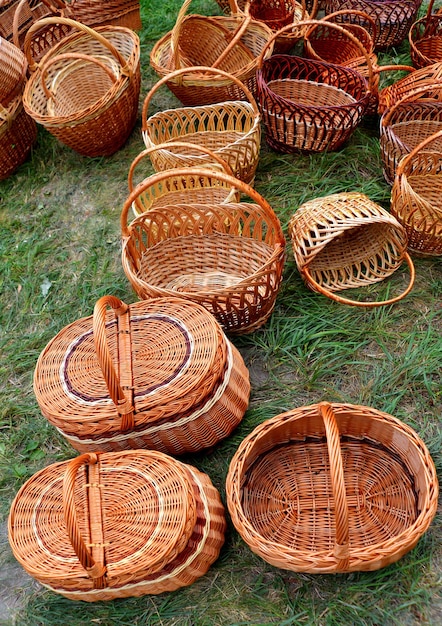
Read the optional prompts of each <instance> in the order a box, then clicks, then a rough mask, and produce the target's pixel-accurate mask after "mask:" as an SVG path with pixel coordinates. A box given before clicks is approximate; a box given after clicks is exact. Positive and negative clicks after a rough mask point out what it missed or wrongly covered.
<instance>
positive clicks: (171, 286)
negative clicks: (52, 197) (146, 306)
mask: <svg viewBox="0 0 442 626" xmlns="http://www.w3.org/2000/svg"><path fill="white" fill-rule="evenodd" d="M186 173H187V174H192V175H194V176H197V177H200V178H207V177H209V176H210V178H211V180H212V181H219V183H220V184H222V183H224V184H227V185H229V186H232V187H233V188H235V189H237V190H238V191H239V192H240V193H244V194H246V195H247V196H248V197H249V199H250V200H251V202H240V203H221V204H218V203H217V204H213V205H212V206H209V205H208V204H207V203H206V204H202V205H197V204H182V205H174V206H166V207H164V208H158V209H153V210H150V211H147V212H146V213H144V214H142V215H140V216H139V217H138V218H136V219H135V220H133V221H132V222H131V223H130V224H128V223H127V222H128V220H127V218H128V211H129V209H130V207H131V206H132V204H133V203H134V202H135V201H136V198H137V197H138V196H139V195H141V194H143V193H145V192H146V190H147V189H148V188H149V187H151V186H152V187H153V186H156V185H158V184H159V183H162V182H164V183H167V181H168V179H170V177H171V176H177V175H179V176H181V175H184V174H186ZM121 232H122V240H123V250H122V263H123V269H124V272H125V274H126V276H127V277H128V279H129V281H130V282H131V284H132V287H133V288H134V290H135V291H136V293H137V294H138V296H139V297H140V298H149V297H159V296H171V295H173V294H176V295H179V296H180V297H183V298H187V299H189V300H192V301H194V302H198V303H199V304H202V305H203V306H204V307H206V308H207V309H208V310H209V311H210V312H211V313H213V315H214V316H215V317H216V318H217V319H218V321H219V322H220V324H221V326H222V327H223V328H224V330H225V331H227V332H232V333H234V332H235V333H242V332H251V331H252V330H254V329H255V328H258V327H259V326H261V325H262V324H264V322H265V321H266V320H267V318H268V317H269V316H270V314H271V312H272V310H273V307H274V305H275V300H276V296H277V293H278V290H279V287H280V283H281V280H282V269H283V265H284V249H285V239H284V236H283V233H282V228H281V225H280V222H279V220H278V218H277V216H276V215H275V213H274V211H273V209H272V208H271V207H270V205H269V204H268V202H267V201H266V200H265V199H264V198H263V197H262V196H261V195H260V194H258V193H257V192H256V191H255V190H254V189H253V188H252V187H250V186H249V185H247V184H246V183H244V182H242V181H240V180H238V179H235V178H232V177H231V176H228V175H227V174H224V173H223V172H218V171H215V170H214V171H210V172H209V171H208V170H207V169H202V168H186V169H182V170H171V171H165V172H158V173H156V174H154V175H153V176H151V177H149V178H147V179H145V180H144V181H143V182H142V183H140V184H139V185H138V186H137V187H136V188H135V189H134V191H133V192H132V194H130V196H129V197H128V198H127V200H126V202H125V204H124V207H123V210H122V213H121Z"/></svg>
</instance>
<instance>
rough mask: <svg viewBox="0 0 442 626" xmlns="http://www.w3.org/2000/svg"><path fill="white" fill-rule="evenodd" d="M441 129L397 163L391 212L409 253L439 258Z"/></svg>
mask: <svg viewBox="0 0 442 626" xmlns="http://www.w3.org/2000/svg"><path fill="white" fill-rule="evenodd" d="M441 142H442V130H439V131H438V132H436V133H434V134H433V135H431V136H430V137H427V138H426V139H424V140H423V141H421V143H420V144H418V145H417V146H415V147H414V148H413V150H411V152H410V153H409V154H407V155H405V156H404V157H403V158H402V159H401V161H400V162H399V164H398V166H397V170H396V178H395V180H394V184H393V187H392V191H391V212H392V214H393V215H394V216H395V217H396V219H397V220H398V221H399V222H400V223H401V224H402V226H403V227H404V228H405V230H406V232H407V235H408V249H409V250H410V252H412V253H415V254H419V255H422V256H439V255H442V150H441V149H440V146H441Z"/></svg>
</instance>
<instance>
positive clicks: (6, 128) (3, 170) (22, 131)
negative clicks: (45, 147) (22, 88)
mask: <svg viewBox="0 0 442 626" xmlns="http://www.w3.org/2000/svg"><path fill="white" fill-rule="evenodd" d="M36 139H37V126H36V124H35V122H34V120H33V119H32V118H31V117H29V115H28V114H27V113H26V111H25V110H24V108H23V101H22V96H21V94H19V95H18V96H16V97H15V99H14V100H13V101H12V102H10V103H9V105H8V106H7V107H3V106H1V105H0V180H4V179H5V178H8V176H10V175H11V174H12V173H13V172H14V171H15V170H16V169H17V167H19V165H21V164H22V163H24V162H25V160H26V159H27V157H28V155H29V153H30V151H31V148H32V146H33V145H34V143H35V140H36Z"/></svg>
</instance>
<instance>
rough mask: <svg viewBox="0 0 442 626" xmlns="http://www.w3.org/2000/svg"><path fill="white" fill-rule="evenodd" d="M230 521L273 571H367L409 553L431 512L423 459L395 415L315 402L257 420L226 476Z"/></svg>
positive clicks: (428, 461)
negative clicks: (275, 568) (258, 421)
mask: <svg viewBox="0 0 442 626" xmlns="http://www.w3.org/2000/svg"><path fill="white" fill-rule="evenodd" d="M226 494H227V505H228V509H229V512H230V515H231V518H232V521H233V524H234V526H235V528H236V530H237V531H238V533H239V534H240V535H241V537H242V538H243V540H244V541H245V542H246V544H248V546H249V547H250V548H251V550H252V551H253V552H255V553H256V554H258V555H259V556H260V557H261V558H263V559H264V560H265V561H267V562H268V563H270V564H272V565H274V566H275V567H280V568H282V569H286V570H292V571H295V572H307V573H312V574H319V573H321V574H324V573H336V572H354V571H367V570H369V571H370V570H376V569H379V568H381V567H385V566H387V565H390V564H391V563H394V562H395V561H397V560H398V559H400V558H401V557H402V556H403V555H404V554H406V553H407V552H408V551H409V550H411V549H412V548H413V547H414V546H415V545H416V543H417V542H418V540H419V539H420V537H421V536H422V535H423V534H424V533H425V531H426V530H427V529H428V527H429V525H430V524H431V521H432V519H433V518H434V515H435V513H436V510H437V499H438V482H437V474H436V469H435V466H434V463H433V460H432V458H431V456H430V454H429V452H428V450H427V448H426V446H425V444H424V442H423V441H422V440H421V439H420V438H419V436H418V435H417V434H416V433H415V432H414V431H413V430H412V429H411V428H410V427H409V426H407V425H406V424H404V423H402V422H401V421H399V420H398V419H397V418H395V417H393V416H391V415H388V414H387V413H383V412H381V411H378V410H376V409H373V408H370V407H366V406H355V405H351V404H338V403H327V402H321V403H319V404H313V405H311V406H305V407H300V408H295V409H292V410H291V411H288V412H286V413H282V414H281V415H277V416H276V417H273V418H271V419H268V420H267V421H265V422H263V423H262V424H260V425H259V426H257V427H256V428H255V430H254V431H253V432H251V433H250V434H249V435H248V436H247V437H246V438H245V439H244V440H243V441H242V443H241V444H240V446H239V448H238V450H237V451H236V453H235V455H234V457H233V458H232V461H231V463H230V467H229V472H228V475H227V481H226Z"/></svg>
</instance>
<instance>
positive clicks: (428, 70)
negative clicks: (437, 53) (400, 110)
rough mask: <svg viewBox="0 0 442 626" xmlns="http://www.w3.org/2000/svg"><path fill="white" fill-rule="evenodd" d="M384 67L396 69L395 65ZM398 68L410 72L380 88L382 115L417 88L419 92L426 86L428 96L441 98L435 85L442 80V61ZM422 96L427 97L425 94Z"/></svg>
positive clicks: (380, 111) (379, 108)
mask: <svg viewBox="0 0 442 626" xmlns="http://www.w3.org/2000/svg"><path fill="white" fill-rule="evenodd" d="M382 69H395V67H394V66H385V67H384V68H382ZM396 69H400V70H406V71H408V74H407V75H406V76H404V77H403V78H401V79H400V80H397V81H395V82H394V83H393V84H392V85H388V86H387V87H384V88H383V89H381V90H380V92H379V104H378V112H379V114H380V115H382V114H383V113H384V112H385V111H386V110H387V109H389V108H390V107H392V106H393V105H394V104H395V103H396V102H398V101H399V100H401V99H402V98H404V97H406V96H408V95H412V94H413V92H415V91H416V90H419V93H421V91H420V90H421V89H423V88H424V87H426V88H427V93H426V97H427V98H429V99H431V100H438V99H440V98H441V92H440V90H438V88H437V87H436V89H434V86H435V85H436V84H438V83H440V82H442V63H434V64H433V65H428V66H426V67H422V68H420V69H418V70H417V69H415V68H414V67H408V68H407V66H398V67H397V68H396ZM422 97H425V95H423V96H422Z"/></svg>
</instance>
